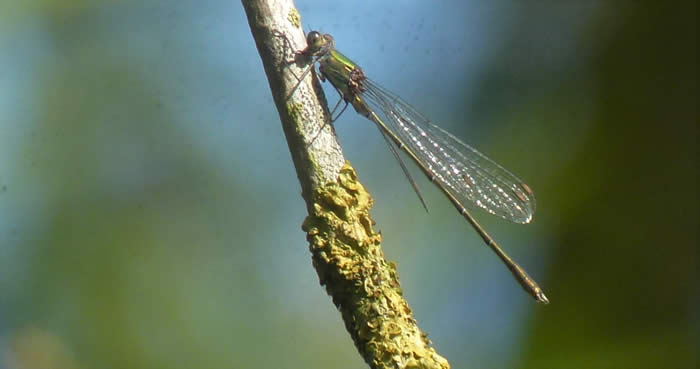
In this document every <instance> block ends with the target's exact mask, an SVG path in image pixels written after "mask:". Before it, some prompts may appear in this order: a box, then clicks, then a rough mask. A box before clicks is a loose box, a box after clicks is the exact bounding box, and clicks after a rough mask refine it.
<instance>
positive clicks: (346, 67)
mask: <svg viewBox="0 0 700 369" xmlns="http://www.w3.org/2000/svg"><path fill="white" fill-rule="evenodd" d="M319 64H320V67H319V70H320V72H321V77H322V79H324V78H325V79H328V81H329V82H330V83H331V84H332V85H333V87H335V88H336V90H338V92H339V93H340V94H341V96H342V97H343V99H344V100H345V101H347V102H348V103H350V104H352V106H353V107H354V108H355V110H356V111H357V112H358V113H360V114H363V115H367V106H366V104H365V103H364V101H363V100H362V96H361V95H362V92H364V90H365V87H364V82H365V80H366V77H365V75H364V73H363V72H362V69H361V68H360V67H359V66H358V65H357V64H355V62H353V61H352V60H350V58H348V57H347V56H345V55H343V54H342V53H341V52H340V51H337V50H335V49H331V50H330V51H329V52H328V55H326V56H325V57H323V58H321V60H319Z"/></svg>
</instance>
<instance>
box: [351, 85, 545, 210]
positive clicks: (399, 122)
mask: <svg viewBox="0 0 700 369" xmlns="http://www.w3.org/2000/svg"><path fill="white" fill-rule="evenodd" d="M363 85H364V87H365V88H366V90H365V91H364V92H363V93H362V97H363V99H364V100H365V101H366V102H367V103H368V104H369V106H370V107H371V108H372V109H373V110H375V112H377V113H378V114H381V116H383V117H384V118H385V121H386V122H387V124H388V126H389V128H390V129H391V130H392V131H393V132H394V133H395V134H396V135H397V136H398V137H399V138H401V140H402V141H403V142H404V144H405V145H406V147H408V148H409V149H410V150H411V151H412V152H413V153H414V154H415V155H416V156H417V157H418V158H419V159H420V160H421V161H422V162H423V163H424V164H425V166H426V167H427V168H428V169H429V170H430V171H431V172H432V173H433V174H434V177H435V178H434V181H436V182H438V183H439V184H440V185H442V186H444V187H445V188H446V189H447V190H448V191H449V192H450V193H452V195H453V196H454V197H455V198H457V200H459V201H460V202H461V203H462V205H464V206H465V207H470V208H474V207H476V208H480V209H483V210H486V211H487V212H489V213H491V214H494V215H498V216H500V217H501V218H504V219H507V220H510V221H512V222H516V223H529V222H530V221H531V220H532V216H533V215H534V213H535V195H534V194H533V193H532V191H531V190H530V188H529V187H528V186H527V185H526V184H525V183H523V182H522V181H521V180H520V179H519V178H518V177H516V176H515V175H513V174H512V173H511V172H509V171H508V170H506V169H505V168H503V167H502V166H500V165H498V164H497V163H495V162H494V161H493V160H491V159H489V158H487V157H486V156H485V155H483V154H482V153H480V152H478V151H477V150H476V149H474V148H473V147H471V146H469V145H467V144H465V143H464V142H462V141H460V140H459V139H457V138H456V137H455V136H453V135H452V134H450V133H449V132H447V131H445V130H443V129H442V128H440V127H438V126H436V125H434V124H432V123H431V122H430V121H429V120H428V119H427V118H425V117H424V116H423V115H422V114H421V113H419V112H418V111H416V110H415V109H414V108H413V107H412V106H410V105H409V104H407V103H406V102H405V101H403V100H402V99H401V98H399V97H398V96H396V95H394V94H392V93H391V92H389V91H387V90H386V89H384V88H382V87H381V86H379V85H377V84H376V83H374V82H373V81H371V80H369V79H367V80H365V81H364V84H363Z"/></svg>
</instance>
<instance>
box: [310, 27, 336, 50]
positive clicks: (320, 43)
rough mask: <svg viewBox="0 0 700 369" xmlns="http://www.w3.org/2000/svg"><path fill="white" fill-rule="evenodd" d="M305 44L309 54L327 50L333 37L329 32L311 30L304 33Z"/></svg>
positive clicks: (331, 44) (331, 45)
mask: <svg viewBox="0 0 700 369" xmlns="http://www.w3.org/2000/svg"><path fill="white" fill-rule="evenodd" d="M306 44H307V45H308V46H307V48H308V51H309V53H310V54H311V55H316V54H317V53H319V52H324V51H327V50H328V48H329V47H333V37H332V36H331V35H329V34H322V33H321V32H318V31H311V32H309V33H308V34H307V35H306Z"/></svg>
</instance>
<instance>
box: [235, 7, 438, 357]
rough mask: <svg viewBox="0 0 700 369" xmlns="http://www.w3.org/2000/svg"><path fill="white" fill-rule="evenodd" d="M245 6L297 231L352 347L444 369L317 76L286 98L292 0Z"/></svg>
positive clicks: (300, 36)
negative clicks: (289, 168) (298, 192)
mask: <svg viewBox="0 0 700 369" xmlns="http://www.w3.org/2000/svg"><path fill="white" fill-rule="evenodd" d="M243 6H244V8H245V11H246V14H247V17H248V23H249V25H250V28H251V32H252V34H253V37H254V38H255V43H256V45H257V48H258V52H259V53H260V57H261V59H262V62H263V66H264V68H265V73H266V74H267V77H268V81H269V83H270V89H271V91H272V96H273V98H274V101H275V105H276V106H277V110H278V112H279V115H280V120H281V121H282V128H283V130H284V133H285V136H286V138H287V143H288V145H289V150H290V152H291V154H292V161H293V162H294V166H295V168H296V172H297V177H298V178H299V182H300V183H301V188H302V197H303V198H304V200H305V202H306V206H307V209H308V212H309V215H308V216H307V218H306V220H304V223H303V225H302V229H303V230H304V231H305V232H306V233H307V240H308V241H309V249H310V251H311V254H312V261H313V266H314V268H315V269H316V272H317V274H318V276H319V280H320V283H321V284H322V285H324V286H325V287H326V291H327V292H328V294H329V295H330V296H331V297H332V299H333V303H334V304H335V305H336V307H337V308H338V310H339V311H340V313H341V315H342V317H343V321H344V322H345V327H346V329H347V330H348V332H349V333H350V335H351V337H352V339H353V341H354V342H355V346H356V347H357V349H358V351H359V352H360V354H361V355H362V357H363V358H364V360H365V362H366V363H367V364H369V366H370V367H371V368H373V369H388V368H415V369H417V368H425V369H428V368H431V369H432V368H440V369H447V368H449V364H448V363H447V360H445V359H444V358H443V357H441V356H440V355H439V354H437V352H435V350H434V349H433V348H432V347H431V346H430V341H429V340H428V339H427V336H426V334H424V333H423V332H421V331H420V329H419V328H418V326H417V324H416V320H415V319H414V318H413V315H412V313H411V309H410V307H409V306H408V303H406V301H405V300H404V299H403V296H402V291H401V287H400V284H399V280H398V274H397V272H396V265H395V264H394V263H393V262H388V261H387V260H386V259H385V258H384V254H383V252H382V250H381V235H380V234H379V233H377V232H375V231H374V229H373V225H374V221H373V220H372V219H371V218H370V215H369V210H370V208H371V206H372V203H373V200H372V198H371V196H370V195H369V193H367V191H366V190H365V188H364V187H363V186H362V184H361V183H360V182H359V181H358V179H357V174H356V173H355V171H354V169H353V168H352V167H351V166H350V164H349V163H347V162H346V161H345V158H344V157H343V154H342V151H341V149H340V145H339V143H338V141H337V139H336V136H335V133H334V132H333V129H332V126H331V125H330V124H324V122H326V121H327V120H328V118H329V117H328V109H327V108H325V107H326V106H327V104H326V101H325V97H324V96H323V92H322V89H321V88H320V85H319V82H318V80H317V79H316V78H310V77H307V78H306V80H304V81H303V82H302V83H301V84H300V85H299V87H298V89H297V90H296V91H294V94H293V95H292V96H290V97H289V98H288V95H289V93H290V92H291V90H292V89H293V88H294V86H295V85H296V84H297V78H296V75H301V72H302V69H301V68H299V67H297V66H295V65H293V64H292V65H290V64H289V63H288V60H289V59H291V58H292V57H293V51H295V50H301V49H303V48H304V47H305V46H306V43H305V39H304V32H303V31H302V28H301V22H300V16H299V13H298V12H297V10H296V8H295V7H294V4H293V2H292V1H291V0H243ZM290 48H293V50H290ZM293 70H296V75H295V74H294V73H293ZM310 75H311V74H310Z"/></svg>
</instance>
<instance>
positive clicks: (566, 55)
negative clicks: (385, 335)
mask: <svg viewBox="0 0 700 369" xmlns="http://www.w3.org/2000/svg"><path fill="white" fill-rule="evenodd" d="M297 7H298V9H299V11H300V14H301V16H302V23H303V25H304V27H306V29H307V30H308V29H319V30H320V31H322V32H327V33H331V34H333V35H334V37H335V39H336V44H337V47H338V48H339V49H340V50H341V51H343V53H345V54H346V55H348V56H350V57H351V58H353V59H354V60H355V61H356V62H357V63H359V64H360V65H361V66H363V68H364V70H365V73H366V74H367V75H369V76H370V78H372V79H374V80H375V81H377V82H379V83H380V84H382V85H384V86H385V87H387V88H389V89H390V90H392V91H394V92H396V93H397V94H399V95H400V96H402V97H403V98H404V99H405V100H407V101H409V102H410V103H412V104H413V105H414V106H415V107H416V108H418V110H420V111H422V112H424V113H425V115H426V116H428V117H430V118H431V119H433V120H434V121H435V122H437V123H438V124H439V125H441V126H442V127H444V128H446V129H448V130H449V131H450V132H453V133H454V134H455V135H456V136H458V137H460V138H461V139H463V140H464V141H466V142H468V143H470V144H472V145H473V146H475V147H476V148H478V149H480V150H481V151H482V152H484V153H486V154H488V155H489V156H490V157H492V158H493V159H494V160H496V161H497V162H499V163H501V164H502V165H504V166H505V167H507V168H509V169H510V170H512V171H513V172H514V173H516V174H517V175H519V176H520V177H521V178H522V179H523V180H525V181H526V182H527V183H528V184H529V185H530V187H531V188H532V189H533V190H534V192H535V194H536V196H537V201H538V202H537V213H536V216H535V220H534V222H533V223H531V224H529V225H526V226H523V225H517V224H510V223H508V222H505V221H502V220H500V219H497V218H495V217H492V216H489V215H488V214H485V213H483V212H476V213H475V215H476V217H477V218H478V219H479V220H480V221H481V222H482V224H483V225H484V226H485V227H486V229H487V230H489V231H490V233H491V234H492V235H493V236H494V238H495V239H496V240H498V241H499V242H500V244H501V245H502V246H503V247H504V248H505V249H506V250H507V251H508V252H509V253H510V254H511V256H513V257H514V258H515V259H516V260H518V261H519V262H520V263H521V264H522V265H523V266H524V267H525V268H526V269H527V270H528V271H529V272H530V274H531V275H532V276H533V277H534V278H535V279H536V280H538V281H539V282H540V284H541V285H542V287H543V288H544V289H545V291H546V293H547V296H548V297H549V298H550V300H551V304H550V305H547V306H540V305H537V304H535V302H534V301H532V299H531V298H530V297H529V296H528V295H526V294H525V293H524V292H523V291H522V290H521V289H520V287H519V286H518V285H517V284H516V283H515V282H514V281H513V279H512V277H511V275H510V273H509V272H508V270H507V269H506V268H505V267H504V266H503V265H502V264H501V263H500V261H499V260H498V258H497V257H496V256H495V255H493V254H492V253H491V252H490V251H489V250H488V249H487V248H486V247H484V245H483V244H482V243H481V240H480V239H479V237H478V236H477V235H476V234H475V233H474V232H473V230H472V229H471V228H470V227H469V226H468V224H467V223H466V222H465V221H464V220H463V219H462V218H461V217H460V216H459V215H458V214H457V213H456V212H455V211H454V209H453V208H452V206H451V205H450V203H449V202H448V201H447V200H446V199H444V198H443V197H442V195H441V194H440V193H439V192H438V191H437V190H436V189H434V188H433V186H432V185H430V184H429V182H428V181H426V180H424V179H423V178H422V176H421V174H420V173H419V172H418V171H414V174H415V176H416V178H419V185H420V186H421V188H422V189H423V193H424V196H425V197H426V200H427V202H428V206H429V208H430V213H429V214H426V213H425V211H423V210H422V207H421V205H420V203H419V201H418V199H417V198H416V197H415V195H414V194H413V192H412V190H411V187H410V185H409V184H408V183H407V182H406V180H405V179H404V178H403V176H402V173H401V170H400V168H399V166H398V165H397V164H396V163H395V162H394V159H393V157H392V155H391V154H390V153H389V151H388V150H387V148H386V147H385V144H384V142H383V140H382V138H381V137H380V136H379V134H378V133H377V131H376V129H375V128H374V127H372V125H371V123H370V122H369V121H367V120H365V119H363V118H362V117H360V116H359V115H357V114H354V113H353V112H352V111H351V109H349V110H348V111H347V112H346V113H345V114H344V115H343V116H342V117H341V118H340V119H339V120H338V121H337V122H336V123H335V127H336V130H337V133H338V135H339V137H340V141H341V142H342V144H343V148H344V151H345V155H346V157H347V158H348V159H349V160H350V161H351V162H352V163H353V164H354V166H355V168H356V169H357V171H358V173H359V176H360V179H361V180H363V182H364V184H365V186H366V187H367V188H368V189H369V191H370V192H371V193H372V194H373V196H374V198H375V200H376V202H375V206H374V209H373V216H374V218H375V219H376V221H377V226H376V228H377V229H378V230H381V231H382V234H383V236H384V244H383V246H384V252H385V254H386V256H387V258H388V259H390V260H393V261H395V262H396V263H397V264H398V271H399V275H400V277H401V282H402V286H403V289H404V292H405V297H406V298H407V300H408V302H409V304H411V307H412V308H413V311H414V312H415V316H416V318H417V320H418V322H419V325H420V327H421V328H422V329H423V330H424V331H426V332H427V333H429V335H430V338H431V339H432V341H433V343H434V345H435V347H436V348H437V350H438V352H440V353H441V354H442V355H444V356H445V357H446V358H447V359H448V360H449V361H450V363H451V365H452V367H453V368H611V369H616V368H695V367H697V365H698V352H697V350H698V346H699V337H700V313H699V311H700V297H699V296H700V293H699V289H698V276H697V270H698V255H697V253H698V251H697V250H698V239H697V226H698V218H697V205H698V198H697V192H698V191H697V173H698V169H697V154H698V153H697V125H698V123H697V122H698V120H697V119H698V116H697V106H696V103H697V99H698V90H697V84H698V81H697V46H696V43H697V26H696V17H697V16H696V13H697V9H696V7H697V6H696V3H695V2H691V1H688V2H685V1H681V2H660V1H658V2H656V1H649V2H642V1H602V0H601V1H579V2H576V1H566V2H554V1H526V2H516V1H491V2H486V1H467V2H464V1H443V2H417V1H394V2H379V3H378V2H374V1H350V2H347V1H346V2H337V1H301V0H299V1H297ZM326 93H327V96H328V100H329V102H330V103H331V104H333V103H335V101H336V98H337V96H336V94H335V92H334V91H333V90H331V89H330V88H328V86H326ZM410 165H411V166H412V164H410ZM305 215H306V212H305V206H304V203H303V201H302V199H301V197H300V186H299V183H298V180H297V178H296V174H295V172H294V169H293V166H292V163H291V158H290V155H289V151H288V148H287V145H286V142H285V141H284V136H283V134H282V129H281V126H280V122H279V119H278V115H277V112H276V110H275V107H274V105H273V103H272V99H271V95H270V91H269V87H268V83H267V80H266V77H265V75H264V72H263V68H262V64H261V61H260V58H259V56H258V54H257V51H256V49H255V45H254V42H253V39H252V36H251V34H250V31H249V28H248V25H247V22H246V18H245V14H244V13H243V9H242V6H241V4H240V3H239V2H237V1H220V0H204V1H194V0H192V1H178V2H174V1H155V0H152V1H121V2H117V1H58V0H53V1H52V0H44V1H24V2H21V1H11V0H9V1H8V0H4V1H2V2H0V368H2V369H18V368H76V369H77V368H115V369H116V368H212V369H215V368H339V369H345V368H365V367H366V365H365V364H364V363H363V361H362V360H361V358H360V356H359V355H358V353H357V352H356V350H355V348H354V346H353V344H352V341H351V340H350V337H349V335H348V334H347V332H346V331H345V329H344V326H343V323H342V321H341V318H340V315H339V313H338V312H337V311H336V310H335V307H334V306H333V304H332V302H331V301H330V299H329V298H328V296H326V294H325V291H324V290H323V289H322V288H321V287H320V286H319V285H318V278H317V276H316V273H315V271H314V269H313V268H312V266H311V262H310V253H309V251H308V245H307V243H306V241H305V235H304V233H303V232H302V231H301V223H302V221H303V220H304V217H305Z"/></svg>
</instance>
